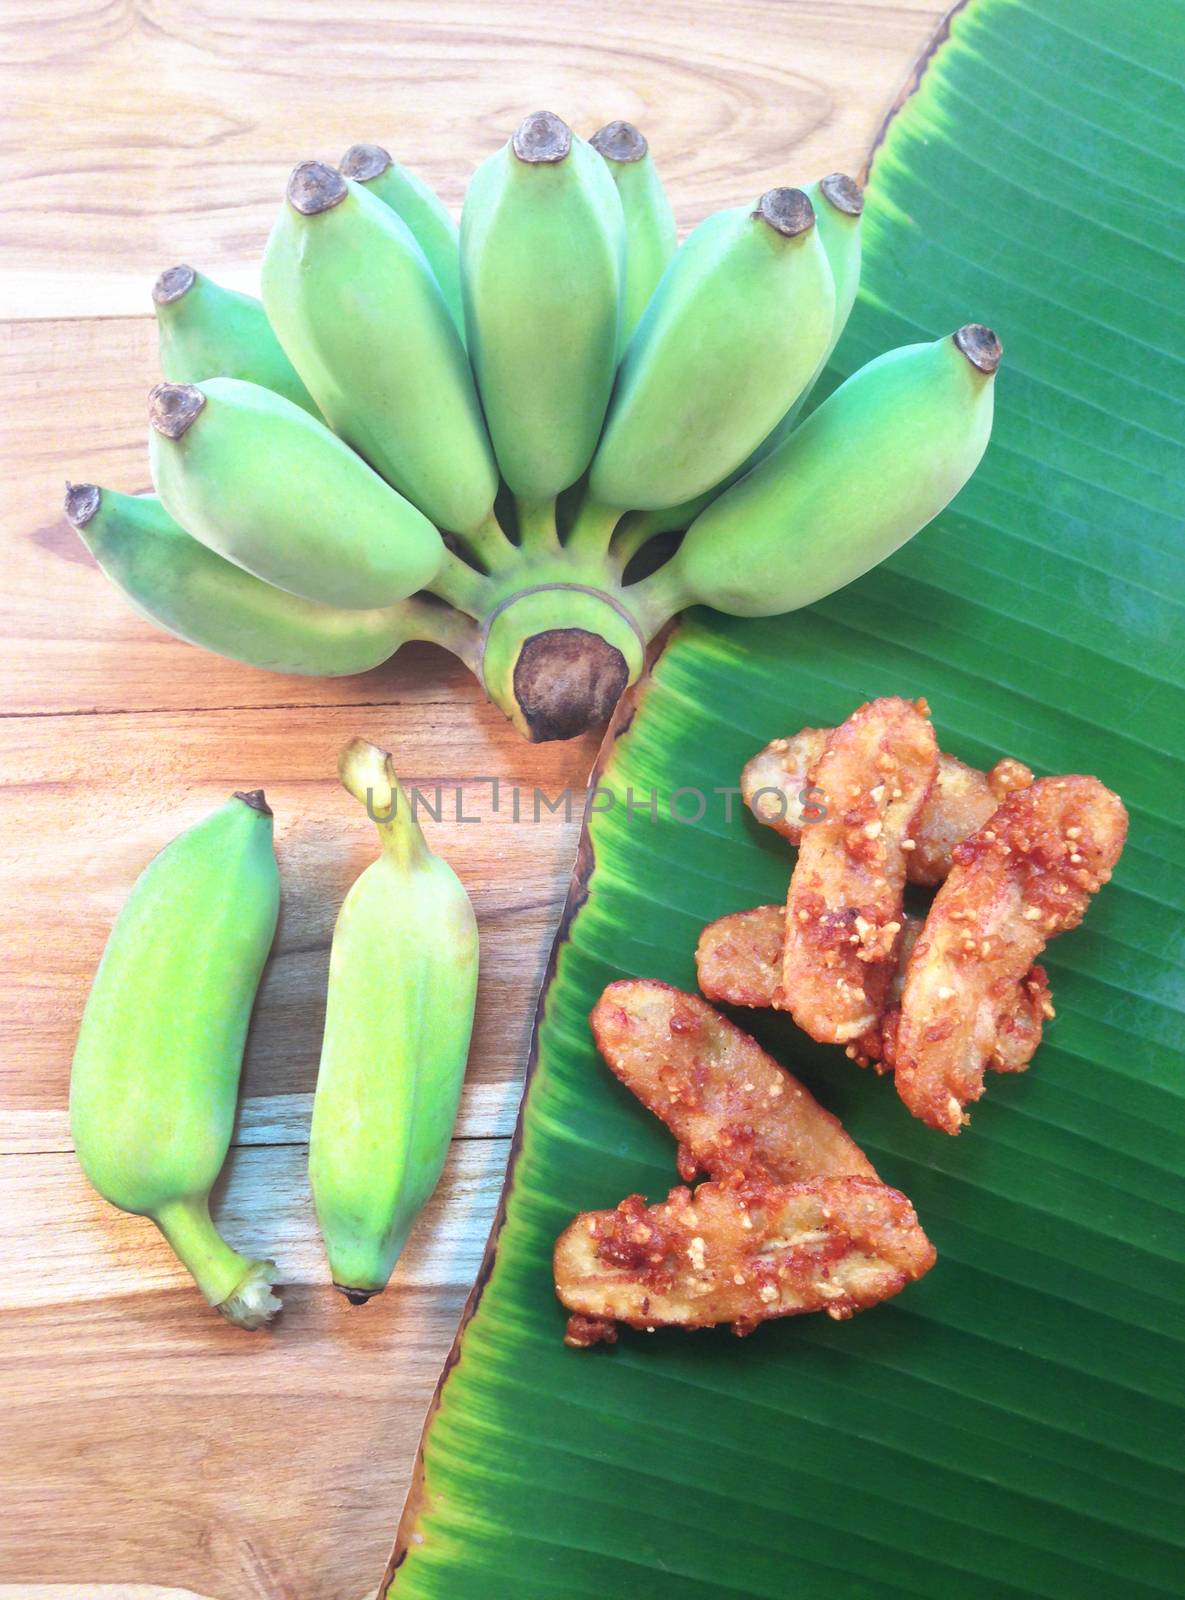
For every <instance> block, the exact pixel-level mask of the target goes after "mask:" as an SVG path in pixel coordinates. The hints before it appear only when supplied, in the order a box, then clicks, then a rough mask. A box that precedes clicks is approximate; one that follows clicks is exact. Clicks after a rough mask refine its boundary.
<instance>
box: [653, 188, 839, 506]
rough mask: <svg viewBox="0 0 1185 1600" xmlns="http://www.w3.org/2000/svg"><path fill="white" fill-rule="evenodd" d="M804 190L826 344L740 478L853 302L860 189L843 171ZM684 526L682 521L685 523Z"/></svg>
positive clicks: (831, 343)
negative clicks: (822, 287)
mask: <svg viewBox="0 0 1185 1600" xmlns="http://www.w3.org/2000/svg"><path fill="white" fill-rule="evenodd" d="M806 193H807V194H808V195H809V196H810V200H811V204H812V205H813V206H814V208H815V222H816V225H817V227H818V229H819V239H820V242H821V243H822V245H823V249H824V250H825V251H826V254H827V264H828V265H829V266H830V268H831V278H832V282H833V283H834V285H835V313H834V316H833V318H832V323H831V337H830V339H829V340H828V341H827V348H826V350H824V352H823V354H822V356H821V358H820V360H819V364H818V366H817V367H816V368H815V370H814V372H813V373H812V375H811V379H810V382H809V383H808V384H807V385H806V387H805V388H804V389H803V391H802V393H801V394H800V395H799V396H798V399H797V400H795V402H794V404H793V405H792V406H791V407H790V409H789V410H788V411H787V413H786V415H785V416H784V417H783V418H782V420H781V422H779V423H778V425H777V427H776V428H774V430H773V431H772V432H771V433H770V434H769V435H768V436H767V437H766V438H765V439H763V440H762V442H761V443H760V444H759V445H758V446H757V449H756V450H755V451H754V452H753V454H752V455H751V456H750V457H749V459H748V461H747V462H746V463H745V465H744V467H743V468H742V470H741V473H740V474H738V476H743V474H744V473H745V472H748V471H749V470H750V469H751V468H752V467H755V466H756V465H757V463H758V462H759V461H764V460H765V458H766V456H767V455H769V454H770V453H771V452H772V451H774V450H776V449H777V447H778V446H779V445H780V444H781V442H782V440H783V439H784V438H786V436H787V434H789V433H791V432H792V431H793V430H794V428H795V426H796V425H797V423H798V418H799V415H800V414H801V412H802V408H803V406H804V405H805V404H806V402H807V400H808V398H809V397H810V393H811V390H812V389H813V388H814V387H815V384H816V383H817V382H818V380H819V378H820V376H821V375H822V372H823V369H824V368H825V367H826V365H827V363H828V361H830V359H831V355H832V352H833V351H834V349H835V347H836V345H837V344H838V343H839V340H840V335H841V334H842V333H843V331H844V328H845V327H846V326H847V322H848V318H849V316H850V315H851V313H852V306H853V305H854V303H855V300H856V291H857V289H859V287H860V217H861V214H862V213H863V211H864V190H863V189H862V188H861V187H860V185H859V184H858V183H857V182H856V180H855V178H849V177H848V176H847V174H846V173H843V172H832V173H830V174H829V175H828V176H827V177H826V178H820V179H819V180H818V181H817V182H815V183H810V184H808V185H807V188H806ZM689 525H690V524H688V523H685V524H684V526H685V527H686V526H689Z"/></svg>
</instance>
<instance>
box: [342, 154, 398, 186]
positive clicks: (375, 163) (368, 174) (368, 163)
mask: <svg viewBox="0 0 1185 1600" xmlns="http://www.w3.org/2000/svg"><path fill="white" fill-rule="evenodd" d="M390 165H391V153H390V151H389V150H384V149H383V147H382V145H381V144H352V145H351V146H350V148H349V149H348V150H347V151H346V153H345V155H344V156H343V157H342V158H341V162H340V166H339V170H340V171H341V172H342V174H343V175H344V176H345V177H347V178H353V180H354V182H355V183H369V182H370V180H371V179H372V178H379V177H381V176H382V174H383V173H384V172H386V170H387V168H388V167H389V166H390Z"/></svg>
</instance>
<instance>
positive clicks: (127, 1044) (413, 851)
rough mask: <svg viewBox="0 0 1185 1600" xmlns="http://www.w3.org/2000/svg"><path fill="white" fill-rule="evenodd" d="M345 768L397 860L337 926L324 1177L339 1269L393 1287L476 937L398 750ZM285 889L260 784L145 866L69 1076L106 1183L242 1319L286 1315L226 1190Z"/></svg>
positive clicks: (370, 1288)
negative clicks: (431, 843) (255, 1018)
mask: <svg viewBox="0 0 1185 1600" xmlns="http://www.w3.org/2000/svg"><path fill="white" fill-rule="evenodd" d="M339 772H340V775H341V780H342V783H343V784H344V785H345V787H346V788H347V789H348V790H349V792H350V793H351V794H352V795H353V796H354V797H355V798H356V799H358V800H361V801H363V803H364V804H365V805H366V807H367V810H368V812H369V813H370V815H371V817H372V818H373V819H374V820H375V821H376V823H377V824H378V829H379V835H380V838H381V841H382V854H381V855H380V856H379V858H378V860H377V861H374V862H372V864H371V865H370V866H369V867H367V869H366V870H365V872H363V873H362V875H361V876H360V877H359V878H358V880H357V882H356V883H355V884H354V886H353V887H352V888H351V890H350V892H349V894H348V895H347V896H346V900H345V904H344V905H343V906H342V909H341V913H340V915H339V917H338V921H337V927H336V929H335V931H334V935H333V948H332V951H331V953H330V961H329V995H328V1002H327V1007H326V1017H325V1034H324V1039H323V1042H322V1048H321V1065H320V1070H319V1072H318V1075H317V1092H316V1095H315V1096H314V1100H313V1126H312V1137H311V1143H310V1147H309V1177H310V1181H311V1183H312V1189H313V1199H314V1201H315V1203H316V1208H317V1218H318V1221H319V1222H320V1225H321V1232H322V1236H323V1238H324V1241H325V1248H326V1253H327V1255H328V1257H329V1265H330V1269H331V1271H332V1273H333V1280H334V1283H335V1285H336V1286H337V1287H338V1288H339V1289H340V1290H341V1291H342V1292H343V1294H345V1295H346V1296H347V1297H348V1298H349V1299H350V1301H351V1302H353V1303H355V1304H358V1303H361V1302H363V1301H366V1300H368V1299H370V1297H371V1296H372V1295H374V1294H377V1293H379V1291H380V1290H382V1289H383V1288H384V1287H385V1286H386V1283H387V1280H388V1279H389V1278H390V1276H391V1272H392V1269H393V1268H394V1265H395V1261H396V1259H397V1257H398V1255H399V1252H400V1251H401V1249H402V1248H403V1244H404V1242H405V1240H406V1238H407V1235H408V1232H409V1230H410V1228H411V1225H412V1223H413V1222H414V1221H415V1219H416V1217H417V1215H418V1214H419V1212H420V1210H421V1209H422V1207H423V1206H424V1204H425V1202H426V1201H427V1200H428V1197H429V1196H430V1195H431V1193H432V1191H433V1190H434V1189H435V1187H436V1184H437V1182H438V1180H439V1178H440V1174H441V1171H442V1170H443V1167H444V1162H445V1157H446V1156H447V1154H448V1147H449V1140H450V1138H451V1136H452V1130H453V1123H454V1121H455V1120H456V1115H457V1106H458V1103H459V1101H460V1097H461V1085H462V1082H463V1080H464V1076H465V1063H466V1059H467V1057H468V1054H469V1037H470V1033H471V1030H472V1027H473V1010H474V1003H475V1000H476V995H477V958H478V951H477V924H476V921H475V919H474V915H473V908H472V906H471V905H470V903H469V897H468V895H467V894H466V893H465V890H464V888H463V886H462V885H461V883H460V881H459V880H458V878H457V876H456V874H455V873H454V872H453V870H452V868H451V867H450V866H448V864H447V863H446V862H444V861H442V860H441V859H440V857H439V856H436V855H434V854H433V853H432V851H431V850H430V849H429V848H428V845H427V843H426V841H425V839H424V836H423V834H422V833H421V831H420V826H419V823H418V821H417V820H416V816H415V812H414V810H413V809H412V807H411V806H409V804H408V802H407V800H406V798H405V796H404V795H403V794H402V792H401V790H400V788H399V783H398V780H397V778H396V776H395V771H394V768H393V766H392V764H391V758H390V756H389V755H388V754H387V752H386V751H385V750H380V749H378V748H377V747H376V746H375V745H372V744H368V743H367V742H366V741H365V740H364V739H354V740H352V741H351V742H350V743H349V744H348V745H347V746H346V747H345V749H344V750H343V751H342V754H341V760H340V762H339ZM279 904H280V879H279V872H278V869H277V866H276V858H275V854H274V851H273V848H272V813H271V810H270V808H269V807H268V805H267V802H266V801H265V799H264V796H263V792H262V790H252V791H251V792H250V793H243V794H236V795H234V796H232V798H231V799H230V800H229V801H228V802H227V804H226V805H224V806H223V807H222V808H221V809H220V810H219V811H216V812H215V813H214V815H213V816H211V817H207V818H206V819H205V820H204V821H202V822H199V823H198V824H197V825H196V826H195V827H192V828H190V829H188V830H187V831H186V832H185V833H183V834H181V835H180V837H178V838H177V839H174V841H173V842H172V844H170V845H168V846H167V847H166V848H165V849H164V850H162V851H161V853H160V855H158V856H157V857H156V859H155V860H154V861H152V862H150V864H149V865H148V867H146V868H145V870H144V872H142V873H141V875H140V877H139V879H138V880H137V882H136V885H135V887H134V888H133V890H132V892H131V894H130V895H129V897H128V900H127V902H126V904H125V905H124V908H123V910H122V912H121V913H120V916H119V919H118V921H117V922H116V924H115V927H114V928H113V929H112V932H111V937H110V938H109V940H108V941H107V948H106V950H105V951H104V953H103V959H102V961H101V963H100V965H99V970H98V972H97V973H96V975H95V980H94V984H93V985H92V988H91V993H90V998H89V999H88V1001H87V1006H86V1011H85V1013H84V1015H83V1019H82V1025H81V1028H80V1029H79V1034H78V1044H77V1048H76V1050H75V1055H74V1066H73V1071H72V1073H71V1078H70V1127H71V1132H72V1134H73V1137H74V1146H75V1149H76V1151H77V1152H78V1158H79V1160H80V1162H81V1164H82V1168H83V1171H84V1172H85V1173H86V1175H87V1177H88V1178H89V1179H90V1181H91V1183H92V1184H93V1185H94V1187H95V1188H96V1189H97V1190H98V1192H99V1193H100V1194H101V1195H102V1196H103V1197H104V1198H105V1199H107V1200H109V1201H111V1203H112V1204H113V1205H116V1206H119V1207H120V1209H121V1210H124V1211H130V1212H132V1213H134V1214H135V1215H137V1216H145V1217H151V1218H152V1220H153V1221H154V1222H155V1223H156V1225H157V1226H158V1227H159V1228H160V1230H161V1232H162V1233H163V1234H164V1236H165V1238H166V1239H167V1240H168V1241H169V1243H170V1244H171V1245H172V1247H173V1250H174V1251H175V1253H176V1255H177V1256H178V1258H179V1259H180V1260H181V1261H182V1263H183V1264H184V1265H185V1266H186V1267H187V1268H188V1269H189V1271H190V1273H191V1274H192V1275H193V1277H194V1279H195V1281H196V1282H197V1285H198V1287H199V1288H200V1289H201V1291H202V1293H203V1294H204V1295H205V1296H206V1299H207V1300H208V1301H209V1302H210V1304H211V1305H213V1306H216V1307H217V1308H218V1310H219V1311H220V1312H221V1313H222V1314H223V1316H224V1317H226V1318H227V1320H228V1321H230V1322H233V1323H234V1324H235V1325H236V1326H238V1327H241V1328H259V1327H262V1326H263V1325H264V1324H265V1323H266V1322H268V1321H270V1320H271V1318H272V1316H273V1315H274V1314H275V1312H276V1311H278V1310H279V1308H280V1301H279V1297H278V1296H277V1295H275V1294H274V1293H273V1292H272V1286H273V1285H274V1284H275V1283H276V1282H277V1281H278V1278H277V1273H276V1268H275V1264H274V1262H271V1261H255V1260H251V1259H249V1258H248V1257H246V1256H242V1255H240V1254H239V1253H238V1252H237V1251H235V1250H233V1249H231V1247H230V1245H228V1244H227V1243H226V1242H225V1240H223V1239H222V1237H221V1236H220V1234H219V1233H218V1231H217V1230H216V1228H215V1226H214V1224H213V1222H212V1220H211V1218H210V1203H209V1199H210V1191H211V1189H212V1188H213V1186H214V1183H215V1181H216V1180H217V1178H218V1174H219V1172H220V1171H221V1169H222V1164H223V1162H224V1161H225V1159H226V1153H227V1149H228V1148H229V1145H230V1138H231V1131H232V1129H233V1127H234V1120H235V1106H236V1103H237V1099H238V1088H239V1074H240V1070H241V1067H242V1058H243V1045H244V1042H245V1040H246V1035H247V1025H248V1022H249V1021H250V1017H251V1008H252V1005H253V1003H254V1000H255V993H256V990H257V988H258V986H259V980H260V976H261V974H262V972H263V966H264V962H265V961H266V959H267V954H268V951H269V949H270V948H271V943H272V938H273V935H274V934H275V929H276V918H277V913H278V911H279Z"/></svg>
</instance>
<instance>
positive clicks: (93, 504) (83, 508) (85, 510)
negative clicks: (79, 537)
mask: <svg viewBox="0 0 1185 1600" xmlns="http://www.w3.org/2000/svg"><path fill="white" fill-rule="evenodd" d="M102 499H103V491H102V490H101V489H100V488H99V487H98V486H97V485H96V484H93V483H70V482H67V484H66V521H67V522H69V523H70V525H71V527H74V528H78V529H82V528H85V527H86V525H87V523H88V522H89V521H90V520H91V518H92V517H94V516H95V515H96V514H97V512H98V509H99V505H100V502H101V501H102Z"/></svg>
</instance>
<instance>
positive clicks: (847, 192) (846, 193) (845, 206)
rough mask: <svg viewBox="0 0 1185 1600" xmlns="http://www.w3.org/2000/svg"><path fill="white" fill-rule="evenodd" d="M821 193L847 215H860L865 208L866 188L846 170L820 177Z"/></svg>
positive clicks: (828, 201) (836, 208) (829, 202)
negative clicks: (850, 176) (849, 175)
mask: <svg viewBox="0 0 1185 1600" xmlns="http://www.w3.org/2000/svg"><path fill="white" fill-rule="evenodd" d="M819 193H820V194H821V195H822V196H823V198H824V200H826V201H827V203H828V204H829V205H831V206H833V207H834V208H835V210H836V211H842V212H843V213H844V214H845V216H849V217H858V216H859V215H860V213H861V212H862V211H863V210H864V190H863V189H862V188H861V187H860V185H859V184H858V183H857V182H856V180H855V178H849V177H848V175H847V173H846V172H829V173H828V174H827V176H826V177H825V178H820V179H819Z"/></svg>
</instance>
